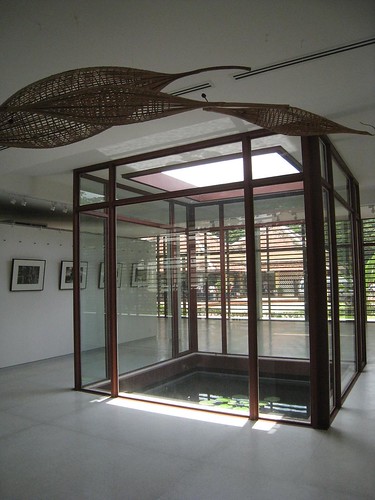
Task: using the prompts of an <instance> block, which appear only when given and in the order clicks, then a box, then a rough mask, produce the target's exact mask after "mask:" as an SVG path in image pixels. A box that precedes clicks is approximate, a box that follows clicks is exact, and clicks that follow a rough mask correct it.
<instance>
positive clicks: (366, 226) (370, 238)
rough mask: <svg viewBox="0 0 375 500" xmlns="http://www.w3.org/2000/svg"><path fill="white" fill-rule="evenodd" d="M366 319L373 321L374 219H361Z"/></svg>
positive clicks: (374, 302) (374, 294)
mask: <svg viewBox="0 0 375 500" xmlns="http://www.w3.org/2000/svg"><path fill="white" fill-rule="evenodd" d="M363 241H364V257H365V283H366V312H367V321H375V219H374V218H371V219H366V220H364V221H363Z"/></svg>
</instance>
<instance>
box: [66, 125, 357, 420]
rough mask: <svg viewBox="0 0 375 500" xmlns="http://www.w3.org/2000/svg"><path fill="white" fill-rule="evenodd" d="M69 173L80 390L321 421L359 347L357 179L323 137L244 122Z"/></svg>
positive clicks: (328, 416)
mask: <svg viewBox="0 0 375 500" xmlns="http://www.w3.org/2000/svg"><path fill="white" fill-rule="evenodd" d="M74 186H75V187H74V205H75V209H74V223H75V224H74V262H75V265H74V277H75V280H74V281H75V288H74V290H75V291H74V305H75V308H74V310H75V317H74V323H75V387H76V389H77V390H89V391H94V392H99V393H102V394H107V395H111V396H114V397H116V396H123V397H126V398H132V399H140V400H147V401H157V402H158V403H164V404H172V405H178V406H187V407H189V408H199V409H200V410H207V411H216V412H225V413H228V412H229V413H233V414H237V415H242V416H244V415H246V416H248V417H249V418H250V419H252V420H256V419H258V418H266V419H267V418H268V419H278V420H281V421H288V422H296V423H304V424H309V425H312V426H313V427H315V428H322V429H324V428H328V427H329V425H330V422H331V420H332V418H333V417H334V415H335V414H336V412H337V411H338V410H339V408H340V406H341V405H342V402H343V399H344V398H345V395H346V394H347V392H348V391H349V389H350V388H351V386H352V384H353V383H354V381H355V379H356V377H357V375H358V373H359V372H360V371H361V370H362V368H363V367H364V365H365V363H366V359H365V307H364V277H363V264H362V263H363V255H362V250H361V249H362V245H361V224H360V212H359V195H358V184H357V182H356V180H355V179H354V177H353V175H352V174H351V172H350V170H349V169H348V167H347V166H346V165H345V163H344V162H343V160H342V159H341V158H340V156H339V154H338V153H337V151H336V150H335V149H334V147H333V146H332V144H331V143H330V141H329V139H328V138H326V137H320V138H319V137H302V138H301V137H286V136H282V135H274V134H272V133H269V132H267V131H264V130H257V131H253V132H247V133H243V134H237V135H235V136H226V137H221V138H218V139H214V140H206V141H202V142H197V143H194V144H187V145H183V146H180V147H178V148H170V149H164V150H160V151H152V152H149V153H147V154H141V155H136V156H130V157H127V158H122V159H119V160H114V161H111V162H108V163H106V164H100V165H96V166H91V167H87V168H83V169H79V170H77V171H75V180H74ZM86 263H87V264H86ZM77 264H78V265H77ZM86 269H87V273H86ZM83 271H85V272H83Z"/></svg>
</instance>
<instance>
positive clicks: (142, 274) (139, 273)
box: [131, 261, 148, 288]
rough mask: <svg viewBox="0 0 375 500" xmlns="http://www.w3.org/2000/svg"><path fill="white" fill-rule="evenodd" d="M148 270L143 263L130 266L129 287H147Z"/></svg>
mask: <svg viewBox="0 0 375 500" xmlns="http://www.w3.org/2000/svg"><path fill="white" fill-rule="evenodd" d="M147 271H148V268H147V266H146V264H145V263H144V261H140V262H136V263H135V264H132V275H131V286H132V287H137V288H138V287H143V286H147V275H148V272H147Z"/></svg>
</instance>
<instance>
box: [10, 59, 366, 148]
mask: <svg viewBox="0 0 375 500" xmlns="http://www.w3.org/2000/svg"><path fill="white" fill-rule="evenodd" d="M229 68H237V69H240V68H241V69H248V68H245V67H243V66H217V67H212V68H200V69H197V70H193V71H189V72H185V73H177V74H165V73H157V72H153V71H146V70H138V69H133V68H121V67H97V68H83V69H77V70H72V71H66V72H63V73H59V74H57V75H53V76H51V77H48V78H44V79H42V80H39V81H37V82H35V83H32V84H31V85H28V86H27V87H24V88H23V89H21V90H19V91H18V92H16V93H15V94H14V95H13V96H11V97H10V98H9V99H7V100H6V101H5V102H4V104H2V105H1V106H0V147H2V148H7V147H19V148H53V147H57V146H64V145H67V144H72V143H74V142H77V141H81V140H83V139H86V138H88V137H91V136H93V135H96V134H98V133H100V132H103V131H104V130H106V129H108V128H110V127H112V126H115V125H128V124H132V123H139V122H143V121H148V120H155V119H158V118H163V117H166V116H170V115H174V114H178V113H182V112H186V111H189V110H193V109H203V110H206V111H214V112H217V113H222V114H229V115H232V116H235V117H237V118H240V119H242V120H245V121H247V122H250V123H253V124H256V125H258V126H260V127H262V128H266V129H268V130H270V131H272V132H275V133H280V134H284V135H322V134H327V133H354V134H365V135H371V134H369V133H368V132H365V131H360V130H354V129H350V128H347V127H343V126H341V125H339V124H337V123H335V122H332V121H330V120H327V119H325V118H323V117H321V116H319V115H315V114H313V113H310V112H308V111H304V110H302V109H299V108H294V107H291V106H289V105H280V104H256V103H225V102H212V103H208V102H206V101H203V102H202V101H195V100H191V99H186V98H183V97H178V96H174V95H170V94H167V93H164V92H161V90H162V89H163V88H164V87H166V86H167V85H168V84H170V83H172V82H173V81H175V80H177V79H178V78H182V77H185V76H189V75H194V74H197V73H201V72H204V71H211V70H218V69H229Z"/></svg>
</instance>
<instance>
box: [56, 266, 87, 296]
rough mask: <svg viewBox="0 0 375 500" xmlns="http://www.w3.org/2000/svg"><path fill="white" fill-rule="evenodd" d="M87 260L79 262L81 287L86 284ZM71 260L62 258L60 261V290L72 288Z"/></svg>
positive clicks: (84, 286)
mask: <svg viewBox="0 0 375 500" xmlns="http://www.w3.org/2000/svg"><path fill="white" fill-rule="evenodd" d="M87 268H88V263H87V262H81V264H80V273H79V275H80V283H81V288H86V286H87ZM73 276H74V275H73V261H71V260H63V261H61V271H60V290H72V289H73Z"/></svg>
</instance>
